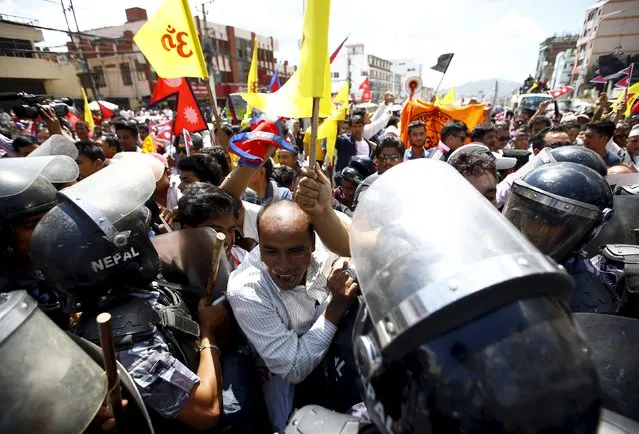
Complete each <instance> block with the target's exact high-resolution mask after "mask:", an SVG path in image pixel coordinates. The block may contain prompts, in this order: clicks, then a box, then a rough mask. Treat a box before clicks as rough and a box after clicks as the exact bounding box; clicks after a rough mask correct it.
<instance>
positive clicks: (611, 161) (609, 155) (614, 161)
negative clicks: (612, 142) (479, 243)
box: [603, 151, 621, 167]
mask: <svg viewBox="0 0 639 434" xmlns="http://www.w3.org/2000/svg"><path fill="white" fill-rule="evenodd" d="M603 160H604V162H605V163H606V165H607V166H608V167H612V166H617V165H619V164H621V157H619V155H617V154H615V153H614V152H610V151H606V155H604V156H603Z"/></svg>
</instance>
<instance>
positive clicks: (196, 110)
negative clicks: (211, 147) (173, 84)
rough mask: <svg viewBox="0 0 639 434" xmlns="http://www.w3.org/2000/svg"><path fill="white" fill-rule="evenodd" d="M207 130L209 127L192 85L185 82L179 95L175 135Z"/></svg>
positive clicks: (174, 123)
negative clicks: (183, 132)
mask: <svg viewBox="0 0 639 434" xmlns="http://www.w3.org/2000/svg"><path fill="white" fill-rule="evenodd" d="M207 128H208V125H207V124H206V121H205V120H204V115H203V114H202V110H200V106H199V105H198V104H197V100H196V99H195V95H194V94H193V90H192V89H191V85H189V82H188V81H186V80H183V82H182V86H180V93H179V94H178V100H177V109H176V111H175V119H174V122H173V133H174V134H175V135H176V136H177V135H179V134H181V133H182V130H187V131H188V132H190V133H197V132H199V131H202V130H206V129H207Z"/></svg>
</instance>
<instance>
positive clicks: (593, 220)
mask: <svg viewBox="0 0 639 434" xmlns="http://www.w3.org/2000/svg"><path fill="white" fill-rule="evenodd" d="M612 209H613V200H612V191H611V189H610V186H609V185H608V183H607V182H606V180H605V179H604V178H603V177H602V176H600V175H599V174H598V173H597V172H595V171H594V170H592V169H589V168H587V167H583V166H582V165H579V164H576V163H551V164H546V165H543V166H540V167H538V168H536V169H535V170H533V171H532V172H530V173H529V174H528V175H526V176H525V177H524V178H523V179H521V180H517V181H515V183H514V185H513V188H512V191H511V193H510V196H509V198H508V201H507V202H506V206H505V207H504V215H505V216H506V218H508V220H510V222H511V223H512V224H514V225H515V226H516V227H517V228H518V229H519V230H520V231H521V232H522V233H523V234H524V235H526V236H527V237H528V239H529V240H530V241H531V242H532V243H533V244H534V245H535V246H536V247H537V248H538V249H539V250H541V251H542V252H543V253H545V254H548V255H550V256H552V257H553V258H554V259H555V260H556V261H562V260H563V259H565V257H566V255H567V254H569V253H570V252H572V251H576V250H579V249H581V248H583V247H584V246H585V245H586V244H587V243H588V242H589V241H590V240H591V239H592V238H594V237H595V236H596V235H597V233H598V232H599V231H600V230H601V228H602V227H603V225H604V224H605V223H606V222H607V221H608V220H609V219H610V217H611V216H612Z"/></svg>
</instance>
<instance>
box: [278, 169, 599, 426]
mask: <svg viewBox="0 0 639 434" xmlns="http://www.w3.org/2000/svg"><path fill="white" fill-rule="evenodd" d="M424 177H426V178H427V179H429V177H432V178H430V180H431V181H432V182H435V180H437V182H442V183H445V184H446V185H447V186H448V188H447V189H446V190H445V191H444V190H441V191H438V190H437V189H435V190H434V191H432V192H431V194H430V195H429V200H428V201H415V200H414V199H413V198H412V193H411V192H410V191H409V190H406V189H405V188H402V187H403V186H405V185H407V184H408V183H409V182H411V180H414V179H417V178H419V179H424ZM380 214H381V215H383V216H385V217H384V219H378V218H377V217H376V216H377V215H380ZM416 221H419V222H420V224H419V225H416V224H411V223H414V222H416ZM442 221H445V222H447V225H448V227H454V228H455V230H452V231H432V230H430V228H432V227H434V226H437V225H439V224H441V222H442ZM350 237H351V253H352V259H353V262H354V265H355V268H356V270H357V274H358V278H359V282H360V287H361V289H362V294H363V298H364V300H365V304H363V305H362V306H361V307H360V310H359V313H358V318H357V320H356V323H355V330H354V334H353V337H354V353H355V357H356V364H357V370H358V376H359V380H360V383H361V396H362V398H363V400H364V403H365V404H366V409H367V414H368V418H369V419H370V420H371V421H372V422H373V424H374V426H375V431H377V432H384V433H422V432H423V433H434V434H438V433H447V434H448V433H451V434H452V433H524V432H526V433H528V432H531V433H532V432H535V433H537V432H561V433H592V432H596V429H597V425H598V422H599V412H600V398H599V386H598V381H597V375H596V371H595V367H594V364H593V363H592V362H591V360H590V359H589V357H588V350H587V348H586V347H585V345H584V343H583V342H582V340H581V337H580V335H579V334H578V333H577V331H576V329H575V327H574V325H573V323H572V321H571V319H570V317H569V315H568V313H567V311H566V309H565V307H564V303H565V300H566V299H567V298H568V296H569V293H570V290H571V286H572V283H571V282H572V281H571V279H570V277H569V276H568V274H567V273H566V272H565V271H563V270H562V269H561V268H559V267H557V266H556V264H555V263H554V262H553V261H550V260H549V259H548V258H547V257H546V256H545V255H543V254H542V253H540V252H539V251H537V250H536V249H534V248H533V247H532V246H531V245H530V243H528V242H527V241H526V240H525V239H524V237H523V236H522V235H521V234H520V233H519V232H518V231H516V230H515V229H514V228H513V227H512V225H510V224H509V223H508V222H507V221H506V219H505V218H503V217H502V216H501V215H500V214H499V213H498V212H497V211H496V210H495V209H494V208H493V207H492V206H491V205H490V203H488V202H487V201H486V200H485V199H484V198H483V197H482V196H481V195H480V194H479V193H478V192H477V191H475V189H474V188H473V187H472V185H470V184H469V183H468V182H466V181H465V180H464V179H463V178H462V177H461V175H459V174H458V173H457V172H456V171H455V169H454V168H452V167H451V166H449V165H447V164H443V163H442V162H438V161H430V160H428V159H421V160H415V161H410V162H406V163H404V164H402V165H399V166H397V167H395V168H392V169H390V170H389V171H388V172H387V173H386V174H385V175H384V176H383V177H381V178H380V179H379V180H377V181H376V182H375V184H373V185H372V186H371V188H370V189H369V190H368V192H367V193H366V196H364V198H363V199H362V201H361V202H360V205H359V206H358V208H357V210H356V211H355V214H354V216H353V223H352V226H351V232H350ZM311 410H312V411H308V409H303V410H302V411H300V412H299V413H298V414H296V415H294V416H293V420H292V421H291V423H290V424H289V429H288V430H287V432H304V433H311V432H314V431H313V430H312V428H313V427H319V426H321V427H322V432H358V431H359V432H366V431H367V430H371V427H370V425H369V426H363V425H365V424H364V423H362V422H361V421H359V422H358V421H357V420H356V419H353V418H350V419H349V418H348V417H345V416H337V415H335V414H327V413H325V412H322V411H319V410H317V409H311ZM313 412H314V415H313V414H312V413H313ZM316 417H319V418H323V419H324V420H322V423H321V424H320V423H319V422H318V421H317V419H316ZM314 418H315V420H314ZM313 421H314V422H316V423H313ZM309 428H310V429H309ZM331 429H335V430H334V431H331ZM315 432H317V431H315Z"/></svg>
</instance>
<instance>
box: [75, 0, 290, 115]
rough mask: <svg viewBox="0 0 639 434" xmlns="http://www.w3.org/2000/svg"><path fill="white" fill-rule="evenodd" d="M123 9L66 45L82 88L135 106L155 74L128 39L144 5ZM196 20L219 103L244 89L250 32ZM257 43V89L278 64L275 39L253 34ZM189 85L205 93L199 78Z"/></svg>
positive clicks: (142, 15)
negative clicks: (117, 17) (110, 22)
mask: <svg viewBox="0 0 639 434" xmlns="http://www.w3.org/2000/svg"><path fill="white" fill-rule="evenodd" d="M125 13H126V19H127V20H126V22H125V23H124V24H122V25H120V26H111V27H103V28H99V29H92V30H87V31H86V32H83V34H82V36H77V35H76V36H74V37H73V38H72V41H71V42H70V43H69V44H68V49H69V53H70V56H71V57H72V58H73V59H74V60H75V62H74V63H75V65H76V67H77V69H78V73H79V75H80V77H81V79H82V82H83V84H84V85H85V87H86V88H87V89H92V88H95V93H96V97H97V98H99V99H108V100H109V101H112V102H115V103H117V104H119V105H122V106H130V107H138V106H140V105H141V104H142V103H144V102H147V101H148V99H149V98H150V96H151V93H152V91H153V88H154V86H155V82H156V80H157V75H156V74H155V71H153V68H152V67H151V66H150V65H149V64H148V63H147V62H146V59H145V58H144V55H143V54H142V53H141V52H140V50H139V48H138V47H137V46H136V45H135V43H134V42H133V36H134V35H135V33H137V31H138V30H139V29H140V28H141V27H142V26H143V25H144V23H145V22H146V21H147V20H148V16H147V12H146V10H145V9H142V8H138V7H135V8H129V9H126V10H125ZM195 23H196V27H197V31H198V33H199V34H200V39H201V40H202V47H203V52H204V55H205V57H206V58H207V60H209V61H210V64H211V65H212V68H213V73H214V76H215V82H216V85H215V92H216V95H217V99H218V105H220V106H224V105H225V100H226V97H227V96H228V95H230V94H231V93H235V92H244V91H246V82H247V78H248V71H249V69H250V65H251V60H252V50H253V37H254V36H255V33H253V32H250V31H248V30H244V29H240V28H237V27H233V26H226V25H222V24H218V23H212V22H206V23H205V22H203V21H201V20H200V19H199V17H195ZM257 43H258V62H259V68H258V80H259V84H260V90H264V89H266V87H267V85H268V82H269V81H270V79H271V77H272V75H273V73H274V72H275V69H276V68H277V62H276V59H275V57H274V51H277V50H278V44H277V41H276V40H274V39H273V38H272V37H266V36H261V35H257ZM81 52H82V53H83V54H84V56H85V57H86V59H87V63H88V65H89V72H90V73H91V76H90V77H89V76H88V75H87V74H86V72H87V71H86V67H85V66H84V62H82V61H79V59H80V58H81ZM91 81H93V83H91ZM193 88H194V91H195V94H196V96H197V97H198V98H202V99H205V98H206V97H207V92H206V87H205V86H204V84H203V83H194V85H193Z"/></svg>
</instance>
